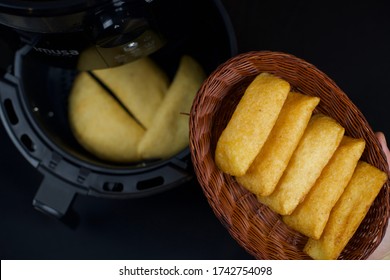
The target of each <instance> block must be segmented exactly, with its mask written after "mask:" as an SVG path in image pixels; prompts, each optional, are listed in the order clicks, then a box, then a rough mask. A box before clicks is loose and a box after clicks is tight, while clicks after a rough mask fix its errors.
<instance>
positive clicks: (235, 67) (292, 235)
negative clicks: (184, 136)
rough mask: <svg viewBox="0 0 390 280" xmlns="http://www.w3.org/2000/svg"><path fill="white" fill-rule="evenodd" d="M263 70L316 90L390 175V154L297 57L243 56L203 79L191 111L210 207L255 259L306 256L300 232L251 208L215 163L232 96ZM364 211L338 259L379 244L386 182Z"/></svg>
mask: <svg viewBox="0 0 390 280" xmlns="http://www.w3.org/2000/svg"><path fill="white" fill-rule="evenodd" d="M260 72H270V73H273V74H276V75H278V76H281V77H282V78H285V79H286V80H287V81H289V82H290V83H291V85H292V87H293V88H294V89H297V90H298V91H300V92H302V93H304V94H309V95H317V94H318V96H319V97H320V98H321V102H323V103H322V105H321V107H320V108H319V110H320V112H323V113H326V114H330V116H332V117H334V116H336V117H335V119H336V120H337V121H339V122H341V124H342V125H343V126H344V127H345V128H346V135H350V136H352V137H362V138H364V139H365V140H366V143H367V147H366V150H365V153H364V155H363V157H364V158H363V159H364V160H365V161H367V162H369V163H371V164H373V165H374V166H376V167H377V168H379V169H380V170H382V171H385V172H386V173H387V174H389V170H388V165H387V162H386V157H385V154H384V152H383V150H382V148H381V146H380V144H379V141H378V139H377V138H376V137H375V134H374V132H373V130H372V128H371V126H370V125H369V123H368V122H367V120H366V119H365V117H364V116H363V114H362V113H361V111H360V110H359V109H358V108H357V107H356V105H355V104H354V103H353V102H352V101H351V100H350V99H349V98H348V96H347V95H346V94H345V93H344V92H343V91H342V90H341V89H340V88H339V87H338V86H337V84H336V83H335V82H334V81H333V80H332V79H330V78H329V77H328V76H327V75H326V74H325V73H323V72H322V71H320V70H319V69H318V68H316V67H315V66H314V65H313V64H311V63H309V62H307V61H305V60H303V59H300V58H298V57H296V56H294V55H292V54H287V53H283V52H275V51H251V52H245V53H241V54H238V55H236V56H235V57H232V58H230V59H229V60H227V61H226V62H225V63H223V64H221V65H220V66H219V67H218V68H217V69H216V70H215V71H214V72H213V73H211V75H210V76H209V77H208V78H207V79H206V80H205V82H204V83H203V84H202V86H201V88H200V90H199V91H198V94H197V95H196V97H195V100H194V102H193V105H192V108H191V113H190V122H189V126H190V145H189V147H190V152H191V158H192V162H193V165H194V171H195V174H196V176H197V179H198V182H199V183H200V186H201V188H202V190H203V193H204V194H205V196H206V198H207V200H208V202H209V204H210V206H211V208H212V210H213V211H214V213H215V215H216V216H217V218H218V219H219V220H220V222H221V223H222V224H223V225H224V226H225V227H226V228H227V230H228V231H229V233H230V234H231V235H232V237H233V238H234V239H235V240H236V241H237V242H238V243H239V244H240V245H241V246H242V247H243V248H244V249H246V250H247V251H248V252H249V253H250V254H251V255H253V256H254V257H255V258H258V259H309V258H308V256H305V255H304V254H303V253H302V252H301V251H302V250H301V248H302V242H303V241H302V240H304V238H302V235H300V234H298V233H296V232H294V231H293V230H289V229H286V228H285V227H283V226H282V225H281V223H283V222H281V220H280V217H279V218H278V215H276V216H272V215H271V216H266V217H264V218H263V217H262V215H263V213H265V212H267V210H266V209H265V208H267V207H265V206H263V205H261V204H260V203H258V202H257V205H256V206H254V205H253V204H254V203H255V202H254V201H253V195H252V194H251V193H249V192H248V191H246V190H244V189H243V187H241V186H239V185H238V184H237V182H235V180H234V179H233V178H232V177H231V176H229V175H226V174H223V173H222V172H221V171H219V170H218V169H217V168H216V166H215V163H214V161H213V145H215V141H216V138H217V136H218V135H217V134H218V132H216V131H218V130H219V133H220V130H221V127H223V126H224V125H226V120H225V121H224V120H221V119H223V118H222V117H221V116H224V115H223V114H224V110H226V108H228V110H231V107H232V106H233V105H234V104H236V103H237V100H236V101H235V102H236V103H234V102H233V101H231V99H233V97H234V98H236V99H239V96H240V94H242V92H241V93H238V92H240V89H239V87H240V86H241V87H244V86H245V85H247V84H248V83H249V82H250V81H251V80H252V79H253V78H254V77H255V76H256V75H257V74H259V73H260ZM303 78H304V80H305V81H304V82H302V80H303ZM306 80H307V81H306ZM306 83H307V84H306ZM241 91H242V89H241ZM236 95H237V96H236ZM222 100H223V102H222ZM322 100H323V101H322ZM335 100H337V102H334V101H335ZM229 102H233V103H232V104H229ZM321 102H320V103H321ZM225 118H226V117H225ZM256 207H257V208H256ZM264 215H265V214H264ZM367 216H369V217H367ZM367 216H366V218H365V220H364V221H363V223H362V224H363V225H361V227H359V229H358V231H357V232H356V234H355V235H354V237H353V238H352V239H351V242H350V243H348V245H347V247H346V248H345V250H344V251H343V252H342V254H341V255H340V259H366V258H368V257H369V255H370V254H371V253H372V252H373V251H374V250H375V249H376V248H377V247H378V246H379V243H380V242H381V240H382V239H383V237H384V235H385V233H386V228H387V224H388V222H389V217H390V181H389V179H388V180H387V182H386V183H385V185H384V187H383V188H382V190H381V192H380V194H379V195H378V197H377V198H376V200H375V201H374V206H373V207H372V208H371V209H370V211H369V214H367ZM264 224H272V225H271V226H272V229H277V230H278V231H275V232H268V234H271V233H272V234H273V235H275V236H267V235H263V234H262V230H263V228H264V227H265V225H264ZM269 228H270V227H267V230H269ZM366 231H368V233H367V232H366ZM373 231H375V233H373ZM256 234H258V236H256ZM257 237H258V238H257ZM267 238H268V239H267ZM258 239H261V240H258ZM270 247H272V248H270ZM273 247H275V248H273ZM289 250H291V252H289Z"/></svg>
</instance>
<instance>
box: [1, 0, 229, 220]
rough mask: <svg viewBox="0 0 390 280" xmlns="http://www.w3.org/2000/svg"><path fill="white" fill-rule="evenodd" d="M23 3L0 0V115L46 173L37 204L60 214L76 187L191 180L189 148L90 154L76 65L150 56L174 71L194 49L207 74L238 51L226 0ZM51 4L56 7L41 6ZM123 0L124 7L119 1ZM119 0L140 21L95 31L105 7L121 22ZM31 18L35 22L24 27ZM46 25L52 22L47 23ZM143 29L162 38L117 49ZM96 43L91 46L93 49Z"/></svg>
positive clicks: (98, 190) (129, 190)
mask: <svg viewBox="0 0 390 280" xmlns="http://www.w3.org/2000/svg"><path fill="white" fill-rule="evenodd" d="M19 2H21V1H0V3H1V4H0V22H1V23H2V24H3V25H2V26H1V25H0V32H1V38H2V39H3V40H1V39H0V48H2V47H3V48H5V50H6V51H7V52H8V54H9V55H8V57H7V59H8V60H7V62H6V63H4V64H5V66H6V67H3V69H2V70H0V74H1V73H4V77H3V78H1V79H0V116H1V119H2V122H3V124H4V126H5V128H6V130H7V132H8V134H9V136H10V138H11V139H12V140H13V142H14V144H15V146H16V147H17V148H18V150H19V151H20V152H21V154H22V155H23V156H24V157H25V158H26V160H27V161H29V162H30V163H31V164H32V165H33V166H34V167H36V168H37V170H38V171H39V172H40V173H42V174H43V181H42V183H41V185H40V187H39V189H38V191H37V193H36V196H35V198H34V201H33V204H34V206H35V207H36V208H37V209H38V210H42V211H44V212H46V213H49V214H51V215H53V216H55V217H58V218H63V217H65V214H66V213H67V212H68V210H69V207H70V205H71V203H72V201H73V199H74V198H75V196H76V195H77V194H85V195H94V196H99V197H105V198H137V197H143V196H148V195H152V194H156V193H159V192H162V191H166V190H168V189H170V188H173V187H176V186H179V185H182V184H183V183H185V182H188V181H189V180H191V179H193V171H192V166H191V160H190V153H189V149H188V148H186V149H184V150H183V151H181V152H180V153H178V154H176V155H174V156H172V157H171V158H168V159H164V160H155V161H150V162H136V163H129V164H117V163H112V162H104V161H102V160H100V159H98V158H96V157H95V156H93V155H92V154H90V153H88V152H86V151H85V150H84V149H83V148H82V147H81V146H80V145H79V144H78V142H77V141H76V140H75V139H74V137H73V135H72V133H71V131H70V128H69V124H68V116H67V98H68V94H69V92H70V89H71V87H72V83H73V79H74V77H75V76H76V75H77V73H78V71H80V70H84V69H92V68H102V67H103V68H104V67H109V66H114V65H117V64H123V63H128V62H130V63H131V61H132V60H134V59H136V58H138V57H141V56H145V55H148V56H150V57H151V58H152V59H153V60H154V61H155V62H156V63H157V64H158V65H159V66H160V67H161V68H162V69H163V70H164V71H165V72H166V73H167V74H168V75H169V76H170V77H171V78H173V75H174V73H175V71H176V69H177V67H178V64H179V60H180V58H181V56H182V55H184V54H187V55H190V56H192V57H194V58H195V59H196V60H197V61H198V62H199V63H200V64H201V65H202V66H203V68H204V69H205V71H206V73H208V74H209V73H211V72H212V71H213V70H214V69H215V68H216V67H217V66H218V65H219V64H221V63H222V62H223V61H225V60H226V59H227V58H229V57H231V56H232V55H233V54H235V52H236V45H235V37H234V32H233V30H232V27H231V25H230V22H229V18H228V17H227V15H226V13H225V10H224V8H223V6H222V5H221V3H220V2H219V1H216V0H213V1H212V0H191V1H188V0H186V1H182V0H154V1H103V0H100V1H99V0H95V1H81V0H78V1H69V2H72V3H73V6H72V5H71V4H69V3H68V5H70V6H71V8H69V9H68V10H66V9H65V8H64V9H62V10H61V9H60V10H58V9H54V10H55V12H53V11H54V10H53V9H49V8H53V7H54V5H55V4H57V7H58V5H60V4H62V5H65V3H66V2H68V1H62V0H58V1H56V0H51V1H49V0H48V1H27V2H31V3H35V2H36V3H40V4H42V5H43V6H41V9H38V8H37V9H36V10H34V9H32V11H31V14H29V13H28V12H26V11H25V10H23V9H22V10H18V9H16V8H17V7H16V6H17V3H19ZM45 2H47V4H50V5H52V6H50V5H48V6H44V4H45ZM7 3H8V4H9V5H10V7H8V8H7V6H6V5H7ZM125 4H126V10H125V9H124V7H125V6H122V5H125ZM32 5H33V4H32ZM115 5H118V7H119V8H120V9H119V10H118V11H120V12H121V13H124V14H125V15H126V16H127V17H124V18H127V19H128V17H129V15H130V14H131V18H132V19H137V20H136V22H135V23H134V25H133V26H132V28H133V27H134V29H131V28H130V27H129V26H128V28H129V29H126V30H127V31H128V30H131V31H132V32H131V33H132V34H131V35H129V34H127V35H126V36H125V37H126V38H124V37H123V36H124V35H123V34H124V33H126V32H124V31H123V30H124V28H122V29H121V31H120V32H119V33H115V32H116V31H115V30H114V31H113V33H109V32H108V31H107V30H108V29H106V30H104V29H103V30H100V31H96V30H97V29H98V27H96V26H97V25H93V24H91V23H96V21H99V20H100V19H101V18H102V17H103V15H104V14H105V13H106V12H109V11H111V12H110V13H109V14H107V17H108V15H111V19H112V21H113V22H116V21H115V19H113V18H112V17H113V15H114V16H115V15H118V13H116V12H113V11H115ZM132 5H134V7H135V8H134V9H132V7H133V6H132ZM44 7H46V8H44ZM102 7H106V9H102ZM110 9H111V10H110ZM135 11H137V13H135ZM5 13H6V14H7V16H6V17H5V16H4V14H5ZM53 13H54V14H53ZM97 15H98V16H97ZM5 19H7V20H5ZM22 19H23V20H22ZM43 19H44V20H43ZM56 19H60V20H58V21H56ZM65 19H66V20H65ZM71 19H75V20H74V21H72V20H71ZM30 20H31V21H32V22H33V23H34V26H33V25H31V26H32V27H31V28H30V30H27V29H29V26H30V24H28V23H29V21H30ZM5 21H6V25H4V23H5ZM108 21H109V20H108ZM129 21H131V20H130V19H128V21H127V23H129ZM61 22H65V23H64V24H63V25H62V26H65V27H66V28H60V23H61ZM120 22H122V21H120ZM123 22H125V21H123ZM44 23H47V24H46V25H45V24H44ZM72 23H73V24H72ZM52 24H53V25H52ZM100 24H102V22H100ZM137 24H138V27H137ZM103 25H104V24H103ZM108 25H109V24H108V23H107V26H108ZM98 26H99V25H98ZM33 27H34V28H33ZM48 27H50V28H51V29H52V30H47V28H48ZM100 27H101V26H100ZM100 27H99V28H100ZM39 28H41V29H39ZM94 28H95V29H94ZM118 28H120V27H118ZM137 28H138V29H137ZM133 31H134V32H133ZM136 31H137V32H136ZM105 32H106V33H105ZM150 32H152V33H153V35H150V34H151V33H150ZM98 33H99V34H100V37H99V36H97V35H96V34H98ZM109 34H111V35H112V34H117V36H111V37H110V35H109ZM118 34H119V35H118ZM122 35H123V36H122ZM143 36H146V37H148V38H149V39H151V38H154V39H153V40H156V42H157V40H158V46H157V45H155V46H154V47H153V50H151V49H150V52H149V51H147V52H144V53H138V54H137V55H134V53H133V54H132V55H127V57H126V58H125V59H124V58H123V56H121V54H119V56H118V53H116V54H115V52H116V51H118V49H120V50H119V52H127V53H131V46H133V45H134V44H133V43H134V42H136V40H141V39H142V38H144V37H143ZM98 38H99V40H98ZM115 38H116V39H117V40H116V39H115ZM140 38H141V39H140ZM145 42H146V41H145ZM156 44H157V43H156ZM135 45H136V46H135V47H134V46H133V47H134V48H133V51H135V50H136V49H137V47H142V44H138V45H137V44H135ZM127 47H128V48H127ZM91 48H93V49H94V51H93V52H92V54H91V53H88V52H89V51H90V50H91ZM98 48H101V49H104V51H105V52H107V56H104V55H102V52H101V50H99V51H98V52H97V53H98V55H97V56H98V57H100V58H99V59H97V58H96V52H95V50H97V49H98ZM110 51H111V53H110ZM86 53H87V54H88V55H89V56H88V59H87V58H85V56H84V55H86ZM135 53H137V52H136V51H135ZM10 57H12V59H10ZM120 57H122V60H121V59H119V58H120ZM108 58H110V59H111V60H110V59H108ZM87 66H88V67H87ZM141 94H142V93H141ZM32 187H33V186H32Z"/></svg>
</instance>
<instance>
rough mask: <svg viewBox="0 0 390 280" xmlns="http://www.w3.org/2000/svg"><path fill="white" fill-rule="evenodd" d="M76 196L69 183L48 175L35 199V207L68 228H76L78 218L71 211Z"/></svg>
mask: <svg viewBox="0 0 390 280" xmlns="http://www.w3.org/2000/svg"><path fill="white" fill-rule="evenodd" d="M75 196H76V191H75V190H74V189H73V188H72V187H70V186H69V184H68V183H66V182H64V181H63V180H61V179H59V178H57V177H55V176H54V175H52V174H50V173H46V174H45V176H44V179H43V181H42V183H41V185H40V187H39V189H38V191H37V193H36V194H35V197H34V199H33V206H34V207H35V208H36V209H37V210H39V211H41V212H43V213H45V214H48V215H49V216H52V217H55V218H57V219H59V220H61V221H62V222H64V223H65V224H67V225H68V226H71V227H75V226H76V225H77V224H78V216H77V215H75V213H74V212H73V211H70V206H71V204H72V202H73V200H74V198H75Z"/></svg>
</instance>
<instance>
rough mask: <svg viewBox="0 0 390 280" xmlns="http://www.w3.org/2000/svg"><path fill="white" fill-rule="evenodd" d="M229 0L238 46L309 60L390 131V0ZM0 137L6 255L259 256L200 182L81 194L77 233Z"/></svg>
mask: <svg viewBox="0 0 390 280" xmlns="http://www.w3.org/2000/svg"><path fill="white" fill-rule="evenodd" d="M223 3H225V6H226V9H227V10H228V12H229V14H230V16H231V19H232V22H233V26H234V28H235V29H236V33H237V39H238V47H239V52H246V51H251V50H273V51H283V52H287V53H291V54H293V55H296V56H298V57H300V58H303V59H305V60H307V61H308V62H310V63H312V64H314V65H315V66H317V67H318V68H319V69H320V70H322V71H323V72H325V73H326V74H327V75H328V76H329V77H330V78H332V79H333V80H334V81H335V82H336V83H337V84H338V85H339V86H340V87H341V89H342V90H343V91H344V92H345V93H346V94H347V95H348V96H349V97H350V99H351V100H352V101H353V102H354V103H355V104H356V105H357V106H358V107H359V108H360V110H361V111H362V112H363V114H364V115H365V116H366V118H367V120H368V122H369V123H370V124H371V126H372V127H373V129H374V130H381V131H383V132H385V134H386V135H390V127H389V126H388V120H389V115H388V110H387V109H388V104H389V95H390V85H389V83H390V52H389V51H390V17H389V16H388V11H389V9H388V7H387V6H388V4H386V1H381V2H376V1H370V2H367V1H365V2H361V1H338V2H337V5H336V4H335V5H330V4H329V5H327V4H325V3H326V2H321V4H319V2H316V1H261V0H241V1H237V0H224V1H223ZM205 12H207V11H205ZM389 137H390V136H389ZM0 141H1V146H0V257H1V259H248V258H249V259H250V258H251V256H250V255H248V254H247V253H246V252H245V250H244V249H242V248H241V247H239V246H238V245H237V243H236V242H235V241H234V240H233V239H232V238H231V237H230V235H229V234H228V233H227V231H226V230H225V229H224V227H223V226H222V225H221V224H220V222H219V221H218V220H217V219H216V217H215V216H214V214H213V212H212V210H211V208H210V207H209V205H208V202H207V200H206V199H205V197H204V195H203V193H202V190H201V188H200V187H199V186H198V184H197V183H196V181H193V182H192V183H189V184H186V185H183V186H180V187H178V188H176V189H173V190H171V191H168V192H165V193H163V194H159V195H156V196H153V197H149V198H142V199H136V200H119V201H118V200H108V199H98V198H94V197H87V196H78V197H77V199H76V201H75V203H74V209H75V210H76V211H77V212H78V213H79V214H80V215H81V223H80V226H79V227H78V228H76V229H70V228H68V227H66V226H64V225H63V224H61V223H60V222H58V221H56V220H54V219H51V218H49V217H47V216H45V215H43V214H41V213H39V212H37V211H35V210H34V209H33V208H32V205H31V201H32V199H33V197H34V195H35V192H36V190H37V188H38V186H39V183H40V180H41V177H40V175H39V174H38V173H37V172H36V171H35V170H34V169H33V168H32V167H31V166H30V165H29V164H28V163H27V162H26V161H25V160H24V159H23V158H22V156H21V155H20V154H19V152H17V150H16V148H15V147H14V146H13V145H12V143H11V141H10V139H8V136H7V135H6V132H5V130H4V128H3V127H2V126H0Z"/></svg>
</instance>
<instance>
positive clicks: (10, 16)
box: [0, 0, 203, 70]
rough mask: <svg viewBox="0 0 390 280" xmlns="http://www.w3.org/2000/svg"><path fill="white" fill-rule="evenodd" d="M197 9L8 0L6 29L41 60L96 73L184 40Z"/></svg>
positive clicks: (134, 2)
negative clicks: (177, 40) (95, 70)
mask: <svg viewBox="0 0 390 280" xmlns="http://www.w3.org/2000/svg"><path fill="white" fill-rule="evenodd" d="M200 2H202V1H200ZM200 5H203V4H200ZM196 6H199V5H198V3H196V2H195V1H185V2H184V1H181V0H152V1H145V0H114V1H108V0H91V1H81V0H76V1H65V0H51V1H39V0H38V1H8V0H5V1H4V0H3V1H0V25H3V26H5V27H6V28H8V31H7V33H15V34H16V36H17V37H18V39H19V41H21V42H23V43H27V44H29V45H31V46H32V47H33V48H32V49H31V51H32V53H33V54H34V55H35V56H37V58H38V59H39V60H46V61H47V62H50V64H52V65H57V66H58V67H68V68H78V69H80V70H91V69H98V68H106V67H112V66H117V65H121V64H124V63H127V62H130V61H133V60H135V59H137V58H139V57H142V56H147V55H149V54H151V53H153V52H155V51H156V50H158V49H160V48H161V47H162V46H164V44H165V43H166V42H167V41H170V40H172V39H173V37H177V36H179V37H182V36H184V35H185V33H187V32H190V30H187V28H186V27H187V26H188V25H190V21H193V20H196V19H195V18H194V13H196V11H195V10H196V9H194V7H196ZM0 32H1V30H0ZM7 37H10V36H7ZM1 39H2V38H1V37H0V40H1ZM7 40H9V39H7ZM10 45H15V42H11V43H10Z"/></svg>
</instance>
